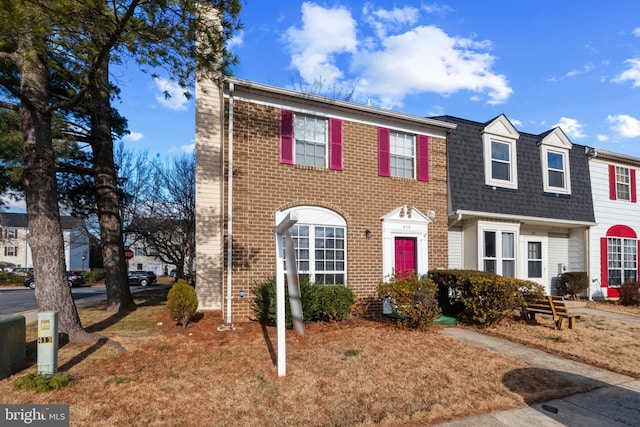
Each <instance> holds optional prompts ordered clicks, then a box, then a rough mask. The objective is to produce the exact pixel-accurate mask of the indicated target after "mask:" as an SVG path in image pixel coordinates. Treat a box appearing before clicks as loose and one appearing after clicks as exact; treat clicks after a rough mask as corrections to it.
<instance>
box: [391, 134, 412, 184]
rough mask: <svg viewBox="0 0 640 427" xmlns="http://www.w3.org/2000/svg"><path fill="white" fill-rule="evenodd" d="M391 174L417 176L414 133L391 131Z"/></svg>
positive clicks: (401, 176)
mask: <svg viewBox="0 0 640 427" xmlns="http://www.w3.org/2000/svg"><path fill="white" fill-rule="evenodd" d="M389 138H390V139H389V142H390V150H391V151H390V160H391V176H397V177H399V178H415V174H414V170H415V166H414V164H415V138H414V136H413V135H409V134H406V133H400V132H390V134H389Z"/></svg>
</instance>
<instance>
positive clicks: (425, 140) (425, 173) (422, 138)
mask: <svg viewBox="0 0 640 427" xmlns="http://www.w3.org/2000/svg"><path fill="white" fill-rule="evenodd" d="M418 181H429V137H428V136H426V135H418Z"/></svg>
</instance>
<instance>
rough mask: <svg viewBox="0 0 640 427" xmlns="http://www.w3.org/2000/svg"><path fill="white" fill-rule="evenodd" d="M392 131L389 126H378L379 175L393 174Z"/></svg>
mask: <svg viewBox="0 0 640 427" xmlns="http://www.w3.org/2000/svg"><path fill="white" fill-rule="evenodd" d="M389 139H390V132H389V129H387V128H378V175H380V176H391V159H390V156H391V147H390V141H389Z"/></svg>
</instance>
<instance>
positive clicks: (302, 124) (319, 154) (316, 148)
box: [293, 113, 329, 168]
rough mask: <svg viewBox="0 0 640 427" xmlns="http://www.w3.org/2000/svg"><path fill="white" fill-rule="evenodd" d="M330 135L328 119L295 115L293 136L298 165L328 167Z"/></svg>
mask: <svg viewBox="0 0 640 427" xmlns="http://www.w3.org/2000/svg"><path fill="white" fill-rule="evenodd" d="M328 133H329V132H328V122H327V119H325V118H322V117H315V116H310V115H307V114H300V113H295V117H294V129H293V134H294V138H295V159H296V160H295V162H296V164H299V165H307V166H317V167H322V168H325V167H327V151H328V148H327V140H328Z"/></svg>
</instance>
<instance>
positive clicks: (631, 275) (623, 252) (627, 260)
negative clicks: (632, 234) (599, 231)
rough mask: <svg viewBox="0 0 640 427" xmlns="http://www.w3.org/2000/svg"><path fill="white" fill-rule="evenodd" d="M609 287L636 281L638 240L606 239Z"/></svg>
mask: <svg viewBox="0 0 640 427" xmlns="http://www.w3.org/2000/svg"><path fill="white" fill-rule="evenodd" d="M607 241H608V245H607V246H608V255H607V258H608V264H609V266H608V267H609V268H608V270H609V271H608V274H609V287H612V288H618V287H620V286H622V284H623V283H625V282H628V281H632V280H637V279H638V240H637V239H630V238H624V237H608V238H607Z"/></svg>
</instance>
